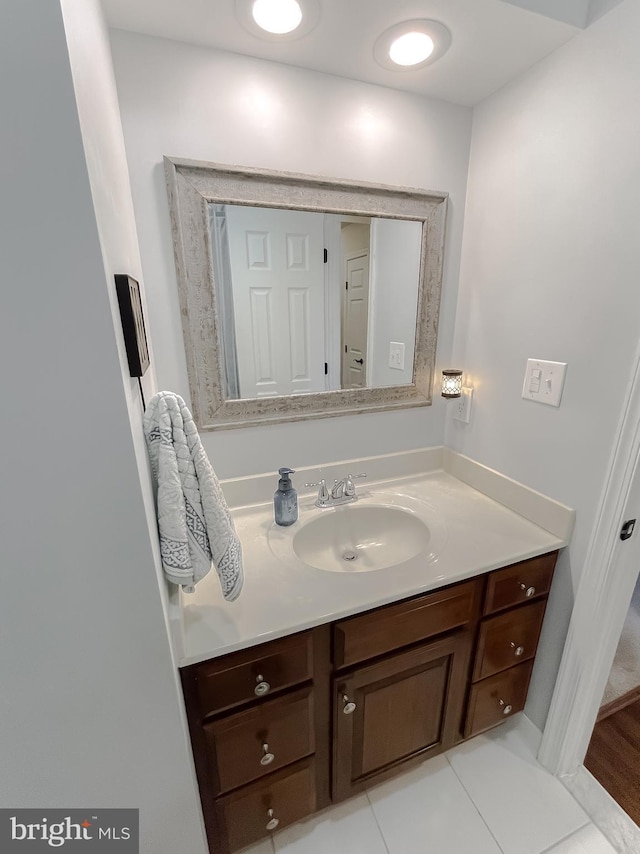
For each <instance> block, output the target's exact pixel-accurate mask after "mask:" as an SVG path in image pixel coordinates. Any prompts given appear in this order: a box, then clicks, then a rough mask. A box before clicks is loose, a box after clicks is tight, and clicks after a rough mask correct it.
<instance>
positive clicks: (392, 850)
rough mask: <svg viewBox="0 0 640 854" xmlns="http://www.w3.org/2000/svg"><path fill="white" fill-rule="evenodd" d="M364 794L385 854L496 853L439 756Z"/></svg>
mask: <svg viewBox="0 0 640 854" xmlns="http://www.w3.org/2000/svg"><path fill="white" fill-rule="evenodd" d="M367 794H368V796H369V800H370V801H371V805H372V807H373V811H374V813H375V816H376V819H377V820H378V825H379V826H380V830H381V831H382V835H383V837H384V840H385V842H386V844H387V848H388V849H389V854H418V852H426V851H433V852H437V854H470V852H473V854H501V852H500V848H499V847H498V845H497V844H496V842H495V840H494V839H493V837H492V836H491V834H490V833H489V831H488V830H487V827H486V825H485V824H484V822H483V821H482V819H481V818H480V816H479V815H478V812H477V810H476V808H475V807H474V805H473V803H472V801H471V800H470V799H469V797H468V796H467V794H466V793H465V791H464V789H463V788H462V786H461V784H460V781H459V780H458V778H457V777H456V775H455V774H454V773H453V771H452V770H451V767H450V765H449V763H448V762H447V760H446V759H445V758H444V756H438V757H434V758H433V759H430V760H429V761H428V762H425V763H424V764H423V765H421V766H420V767H419V768H416V769H414V770H413V771H409V772H406V773H405V774H402V775H401V776H400V777H396V778H395V779H393V780H390V781H388V782H387V783H382V784H380V785H378V786H375V787H374V788H371V789H369V791H368V793H367ZM354 850H356V851H366V849H365V848H362V849H361V848H357V849H354Z"/></svg>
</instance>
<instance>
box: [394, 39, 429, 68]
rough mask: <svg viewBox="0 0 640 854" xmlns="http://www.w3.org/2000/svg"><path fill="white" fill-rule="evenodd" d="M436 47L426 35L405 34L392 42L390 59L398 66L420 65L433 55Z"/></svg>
mask: <svg viewBox="0 0 640 854" xmlns="http://www.w3.org/2000/svg"><path fill="white" fill-rule="evenodd" d="M434 47H435V45H434V43H433V39H432V38H431V36H428V35H427V34H426V33H415V32H412V33H405V34H404V35H403V36H399V37H398V38H397V39H396V40H395V41H393V42H391V47H390V48H389V57H390V58H391V61H392V62H395V63H396V65H418V63H420V62H424V61H425V59H428V58H429V57H430V56H431V54H432V53H433V49H434Z"/></svg>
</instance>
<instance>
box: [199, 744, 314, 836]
mask: <svg viewBox="0 0 640 854" xmlns="http://www.w3.org/2000/svg"><path fill="white" fill-rule="evenodd" d="M216 809H217V810H218V812H219V814H221V818H222V822H223V824H224V826H225V827H226V830H227V838H228V840H229V848H230V849H231V851H237V850H238V849H239V848H244V847H245V846H246V845H251V843H252V842H257V841H258V840H259V839H263V838H264V837H265V836H269V834H270V833H271V831H272V830H275V829H276V828H277V829H278V830H279V829H280V828H282V827H286V826H287V825H288V824H292V823H293V822H294V821H298V820H299V819H301V818H304V817H305V816H307V815H310V814H311V813H312V812H315V809H316V791H315V772H314V763H313V759H307V760H304V761H303V762H300V763H298V764H297V765H295V766H293V767H292V768H290V769H286V770H285V771H280V772H278V773H276V774H272V775H270V776H269V777H268V778H266V779H265V780H261V781H260V782H259V783H252V784H251V785H250V786H245V787H244V788H243V789H238V791H236V792H233V793H232V794H231V795H225V796H224V797H222V798H219V799H218V801H217V802H216ZM270 810H272V811H273V812H271V813H270ZM276 822H277V824H276V825H275V827H274V824H275V823H276Z"/></svg>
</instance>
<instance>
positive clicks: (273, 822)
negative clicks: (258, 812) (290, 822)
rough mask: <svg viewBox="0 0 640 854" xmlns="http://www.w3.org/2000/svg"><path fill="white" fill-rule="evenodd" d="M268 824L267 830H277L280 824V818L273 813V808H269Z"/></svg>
mask: <svg viewBox="0 0 640 854" xmlns="http://www.w3.org/2000/svg"><path fill="white" fill-rule="evenodd" d="M267 818H268V821H267V824H266V825H265V827H266V830H275V829H276V827H277V826H278V825H279V824H280V819H279V818H276V817H275V816H274V814H273V810H267Z"/></svg>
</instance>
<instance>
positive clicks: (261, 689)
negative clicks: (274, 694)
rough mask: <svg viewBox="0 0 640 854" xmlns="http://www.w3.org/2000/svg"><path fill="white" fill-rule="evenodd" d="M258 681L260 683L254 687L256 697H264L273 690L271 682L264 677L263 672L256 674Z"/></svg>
mask: <svg viewBox="0 0 640 854" xmlns="http://www.w3.org/2000/svg"><path fill="white" fill-rule="evenodd" d="M256 682H257V683H258V684H257V685H256V687H255V688H254V689H253V693H254V694H255V695H256V697H262V696H264V695H265V694H266V693H267V692H268V691H270V690H271V685H269V683H268V682H266V681H265V680H264V679H263V677H262V674H259V675H258V676H256Z"/></svg>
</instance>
